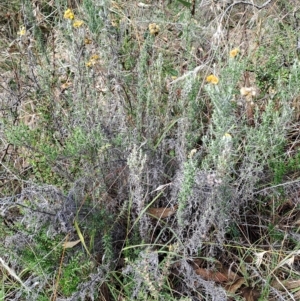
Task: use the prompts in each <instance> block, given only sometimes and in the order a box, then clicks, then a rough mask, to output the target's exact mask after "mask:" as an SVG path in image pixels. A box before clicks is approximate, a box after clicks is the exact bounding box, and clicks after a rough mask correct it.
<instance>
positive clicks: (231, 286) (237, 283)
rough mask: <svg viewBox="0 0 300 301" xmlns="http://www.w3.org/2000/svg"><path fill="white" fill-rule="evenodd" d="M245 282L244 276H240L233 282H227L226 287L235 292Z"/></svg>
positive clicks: (228, 290)
mask: <svg viewBox="0 0 300 301" xmlns="http://www.w3.org/2000/svg"><path fill="white" fill-rule="evenodd" d="M244 283H245V279H244V278H238V279H237V280H236V281H234V282H233V283H232V284H227V285H226V286H225V289H226V291H227V292H228V293H230V294H235V293H236V291H237V290H238V289H239V288H240V287H241V286H242V285H243V284H244Z"/></svg>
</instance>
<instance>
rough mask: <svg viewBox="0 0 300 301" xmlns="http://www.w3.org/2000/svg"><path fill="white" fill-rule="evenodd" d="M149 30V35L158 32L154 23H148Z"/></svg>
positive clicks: (157, 27)
mask: <svg viewBox="0 0 300 301" xmlns="http://www.w3.org/2000/svg"><path fill="white" fill-rule="evenodd" d="M149 31H150V34H151V35H153V36H154V35H157V34H158V33H159V26H158V25H157V24H156V23H151V24H149Z"/></svg>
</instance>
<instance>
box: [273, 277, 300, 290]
mask: <svg viewBox="0 0 300 301" xmlns="http://www.w3.org/2000/svg"><path fill="white" fill-rule="evenodd" d="M272 286H273V287H274V288H276V289H278V290H281V291H283V290H285V289H288V290H289V289H295V288H299V287H300V280H283V281H280V280H278V279H274V280H273V281H272Z"/></svg>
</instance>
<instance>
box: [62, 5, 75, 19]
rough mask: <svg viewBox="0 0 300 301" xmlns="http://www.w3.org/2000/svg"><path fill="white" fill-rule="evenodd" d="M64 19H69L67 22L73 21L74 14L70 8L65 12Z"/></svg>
mask: <svg viewBox="0 0 300 301" xmlns="http://www.w3.org/2000/svg"><path fill="white" fill-rule="evenodd" d="M64 18H65V19H69V20H73V19H74V13H73V11H72V10H71V9H70V8H68V9H67V10H66V11H65V13H64Z"/></svg>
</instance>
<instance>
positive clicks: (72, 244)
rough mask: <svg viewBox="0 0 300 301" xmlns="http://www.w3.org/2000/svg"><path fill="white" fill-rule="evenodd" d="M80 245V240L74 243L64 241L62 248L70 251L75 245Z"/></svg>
mask: <svg viewBox="0 0 300 301" xmlns="http://www.w3.org/2000/svg"><path fill="white" fill-rule="evenodd" d="M79 243H80V239H78V240H75V241H66V242H65V243H64V244H63V247H64V248H65V249H70V248H73V247H75V246H76V245H77V244H79Z"/></svg>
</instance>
